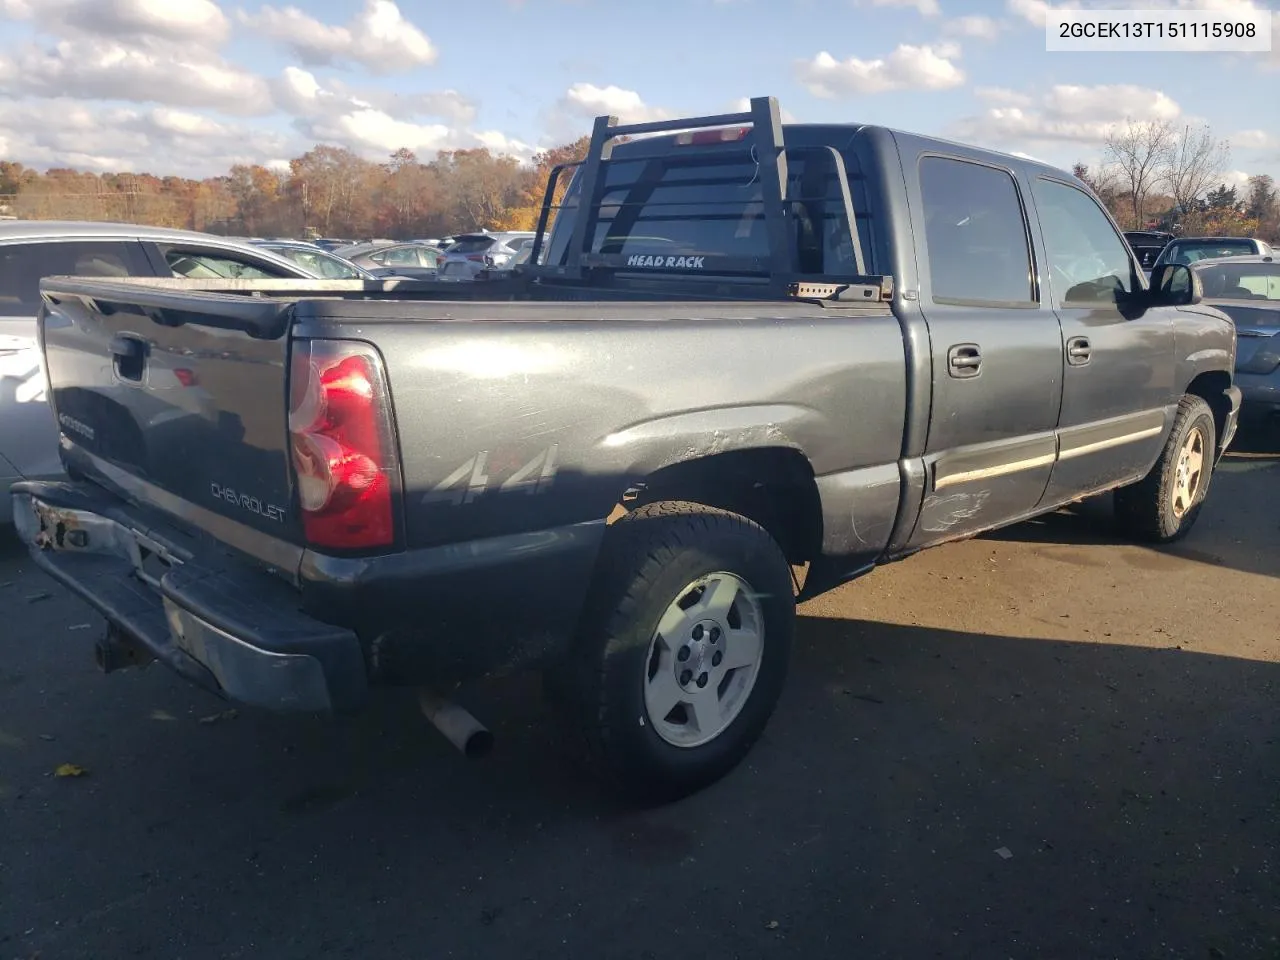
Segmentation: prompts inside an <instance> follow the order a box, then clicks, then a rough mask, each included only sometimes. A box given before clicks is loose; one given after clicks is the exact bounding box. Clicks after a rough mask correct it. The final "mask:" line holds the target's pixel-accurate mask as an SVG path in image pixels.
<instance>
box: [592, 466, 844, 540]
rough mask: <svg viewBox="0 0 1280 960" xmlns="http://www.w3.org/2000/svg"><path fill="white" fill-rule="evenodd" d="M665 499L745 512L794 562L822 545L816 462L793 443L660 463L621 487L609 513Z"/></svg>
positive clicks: (743, 513)
mask: <svg viewBox="0 0 1280 960" xmlns="http://www.w3.org/2000/svg"><path fill="white" fill-rule="evenodd" d="M661 500H683V501H689V502H692V503H700V504H703V505H705V506H708V507H716V508H718V509H721V510H727V511H729V512H731V513H736V514H739V515H741V516H744V517H746V518H747V519H749V520H752V521H754V522H755V523H758V524H759V525H760V526H761V527H763V528H764V529H765V531H767V532H768V534H769V535H770V536H771V537H773V539H774V540H775V541H776V542H777V544H778V546H779V547H780V548H781V549H782V552H783V553H784V554H785V555H786V557H787V560H788V561H789V562H790V563H792V564H797V565H798V564H803V563H806V562H808V561H810V560H813V559H814V558H816V557H817V556H818V555H819V553H820V552H821V549H822V532H823V530H822V502H821V497H820V495H819V493H818V486H817V482H816V480H815V477H814V472H813V466H812V465H811V464H810V462H809V459H808V458H807V457H806V456H805V455H804V454H803V453H802V452H800V451H799V450H797V449H795V448H794V447H785V446H774V447H751V448H748V449H744V450H731V451H726V452H724V453H717V454H712V455H708V456H704V457H695V458H691V459H688V460H682V461H680V462H678V463H673V464H670V465H667V466H664V467H660V468H659V469H657V470H654V471H653V472H651V473H649V474H647V475H646V476H644V477H643V478H642V479H640V480H639V481H636V482H635V483H633V484H632V485H631V486H630V487H629V488H628V489H627V490H626V491H624V492H622V493H621V495H620V497H619V500H618V503H617V505H616V506H615V508H614V513H613V514H611V516H618V515H620V512H621V511H630V510H633V509H635V508H637V507H639V506H642V505H644V504H647V503H655V502H658V501H661Z"/></svg>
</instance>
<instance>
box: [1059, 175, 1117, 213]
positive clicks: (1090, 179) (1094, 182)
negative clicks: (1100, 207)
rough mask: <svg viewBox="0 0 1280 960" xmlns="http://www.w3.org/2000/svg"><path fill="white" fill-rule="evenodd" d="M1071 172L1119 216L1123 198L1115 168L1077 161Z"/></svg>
mask: <svg viewBox="0 0 1280 960" xmlns="http://www.w3.org/2000/svg"><path fill="white" fill-rule="evenodd" d="M1071 173H1072V175H1073V176H1075V178H1076V179H1077V180H1080V181H1081V182H1083V183H1084V185H1085V186H1087V187H1088V188H1089V189H1090V190H1092V191H1093V192H1094V194H1096V195H1097V197H1098V199H1099V200H1101V201H1102V202H1103V204H1104V205H1105V206H1106V208H1107V209H1108V210H1110V211H1111V213H1112V215H1113V216H1117V215H1118V214H1119V213H1120V201H1121V200H1122V199H1123V198H1122V197H1121V193H1120V189H1119V180H1118V178H1117V176H1116V171H1115V169H1114V168H1112V167H1108V166H1106V165H1105V164H1104V165H1102V166H1100V167H1097V168H1091V167H1089V166H1086V165H1085V164H1083V163H1076V164H1075V165H1074V166H1072V168H1071Z"/></svg>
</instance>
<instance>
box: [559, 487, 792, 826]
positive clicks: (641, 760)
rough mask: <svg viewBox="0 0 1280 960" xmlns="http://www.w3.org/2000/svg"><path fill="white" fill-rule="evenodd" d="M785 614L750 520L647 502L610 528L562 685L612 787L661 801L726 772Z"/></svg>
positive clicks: (770, 692)
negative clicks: (564, 681) (565, 681)
mask: <svg viewBox="0 0 1280 960" xmlns="http://www.w3.org/2000/svg"><path fill="white" fill-rule="evenodd" d="M794 619H795V599H794V593H793V591H792V580H791V570H790V567H789V566H788V565H787V561H786V558H785V557H784V556H783V554H782V551H781V550H780V549H779V548H778V545H777V544H776V543H775V542H774V541H773V539H772V538H771V537H770V536H769V534H768V533H766V532H765V531H764V529H762V528H761V527H760V526H759V525H758V524H756V523H753V522H752V521H750V520H748V519H746V518H745V517H741V516H738V515H737V514H733V513H729V512H727V511H724V510H717V509H714V508H711V507H707V506H703V505H701V504H696V503H684V502H672V501H667V502H661V503H652V504H648V505H646V506H643V507H640V508H639V509H637V510H635V511H633V512H632V513H629V514H627V515H626V516H625V517H623V518H621V519H619V520H618V521H617V522H616V523H615V524H613V526H612V527H611V528H610V530H609V538H608V540H607V542H606V545H605V552H604V554H603V556H602V558H601V565H600V569H599V571H598V573H597V576H596V579H595V583H594V584H593V590H592V596H591V599H590V601H589V602H588V604H587V610H586V613H585V615H584V617H583V621H582V624H581V627H580V629H579V635H578V638H577V640H576V642H575V645H574V649H573V652H572V653H571V655H570V658H569V661H568V662H566V663H564V664H562V665H559V666H553V667H551V668H550V670H551V671H553V672H562V676H561V678H560V679H561V680H565V679H567V680H568V681H569V682H568V683H563V682H556V683H552V684H549V686H552V687H554V688H558V689H559V690H560V691H562V693H563V694H564V696H563V697H562V698H561V697H558V698H557V699H561V700H562V706H565V707H567V708H568V709H569V710H570V711H571V712H572V714H573V715H574V717H575V719H576V720H577V723H578V725H579V727H580V729H581V732H582V733H583V734H584V738H585V740H586V745H587V748H588V754H589V757H590V758H591V760H592V761H593V762H594V765H595V766H596V768H597V771H598V772H599V773H600V774H601V775H602V777H603V779H605V781H606V782H607V783H608V784H609V785H610V786H611V787H614V788H616V789H619V790H620V791H621V792H623V793H624V794H627V795H630V796H632V797H633V798H635V799H639V800H645V801H648V800H669V799H675V798H677V797H679V796H683V795H685V794H688V793H691V792H693V791H695V790H697V789H700V788H701V787H704V786H706V785H708V784H710V783H712V782H714V781H715V780H717V779H719V778H720V777H722V776H724V775H725V774H726V773H728V772H729V771H730V770H731V769H733V767H734V766H736V765H737V763H738V762H739V761H740V760H741V759H742V757H743V756H745V755H746V753H747V751H748V750H749V749H750V748H751V746H752V744H753V743H754V742H755V741H756V739H757V738H758V737H759V735H760V733H761V732H762V731H763V730H764V727H765V724H766V723H767V722H768V719H769V717H770V715H771V714H772V712H773V708H774V706H775V704H776V703H777V700H778V696H779V694H780V693H781V691H782V686H783V681H784V680H785V677H786V672H787V665H788V660H789V658H790V648H791V635H792V630H793V626H794Z"/></svg>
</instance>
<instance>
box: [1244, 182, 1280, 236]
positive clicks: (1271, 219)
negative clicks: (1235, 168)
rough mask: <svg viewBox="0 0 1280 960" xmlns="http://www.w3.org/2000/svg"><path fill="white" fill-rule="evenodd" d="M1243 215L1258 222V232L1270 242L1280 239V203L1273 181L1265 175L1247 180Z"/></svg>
mask: <svg viewBox="0 0 1280 960" xmlns="http://www.w3.org/2000/svg"><path fill="white" fill-rule="evenodd" d="M1245 215H1246V216H1247V217H1249V218H1250V219H1253V220H1257V221H1258V232H1259V233H1260V234H1261V235H1262V236H1263V237H1266V238H1268V239H1271V240H1277V239H1280V203H1278V202H1277V200H1276V184H1275V181H1274V180H1273V179H1272V178H1271V177H1270V176H1268V175H1267V174H1265V173H1259V174H1255V175H1254V176H1252V177H1250V178H1249V186H1248V192H1247V193H1246V194H1245Z"/></svg>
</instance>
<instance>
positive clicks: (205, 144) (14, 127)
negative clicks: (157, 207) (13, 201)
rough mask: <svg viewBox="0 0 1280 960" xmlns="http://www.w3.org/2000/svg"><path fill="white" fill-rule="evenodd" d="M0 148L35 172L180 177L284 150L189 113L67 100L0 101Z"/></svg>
mask: <svg viewBox="0 0 1280 960" xmlns="http://www.w3.org/2000/svg"><path fill="white" fill-rule="evenodd" d="M50 116H56V117H57V118H58V122H57V123H50V122H49V117H50ZM0 142H2V143H4V144H5V150H4V152H5V156H6V158H8V159H12V160H16V161H18V162H19V163H24V164H27V165H28V166H33V167H49V166H57V167H74V168H77V169H83V170H92V171H98V172H120V171H133V172H136V173H142V172H149V173H154V174H157V175H163V174H175V173H176V174H180V175H181V176H185V177H204V176H213V175H215V174H222V173H226V172H227V170H228V169H229V168H230V167H231V166H232V165H234V164H237V163H258V162H261V161H262V160H263V158H265V157H272V156H280V155H281V154H282V153H285V152H287V150H288V146H289V145H288V144H287V143H286V140H285V138H284V137H283V136H281V135H280V134H278V133H275V132H271V131H265V130H260V129H256V128H251V127H246V125H245V124H243V123H235V124H226V123H222V122H219V121H218V120H216V119H214V118H212V117H209V116H207V115H205V114H201V113H196V112H193V111H186V110H175V109H172V108H168V107H154V108H143V107H104V106H103V105H102V104H101V103H97V102H92V101H84V100H76V99H73V98H69V97H59V98H56V99H52V100H41V101H26V102H20V101H13V100H0Z"/></svg>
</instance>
